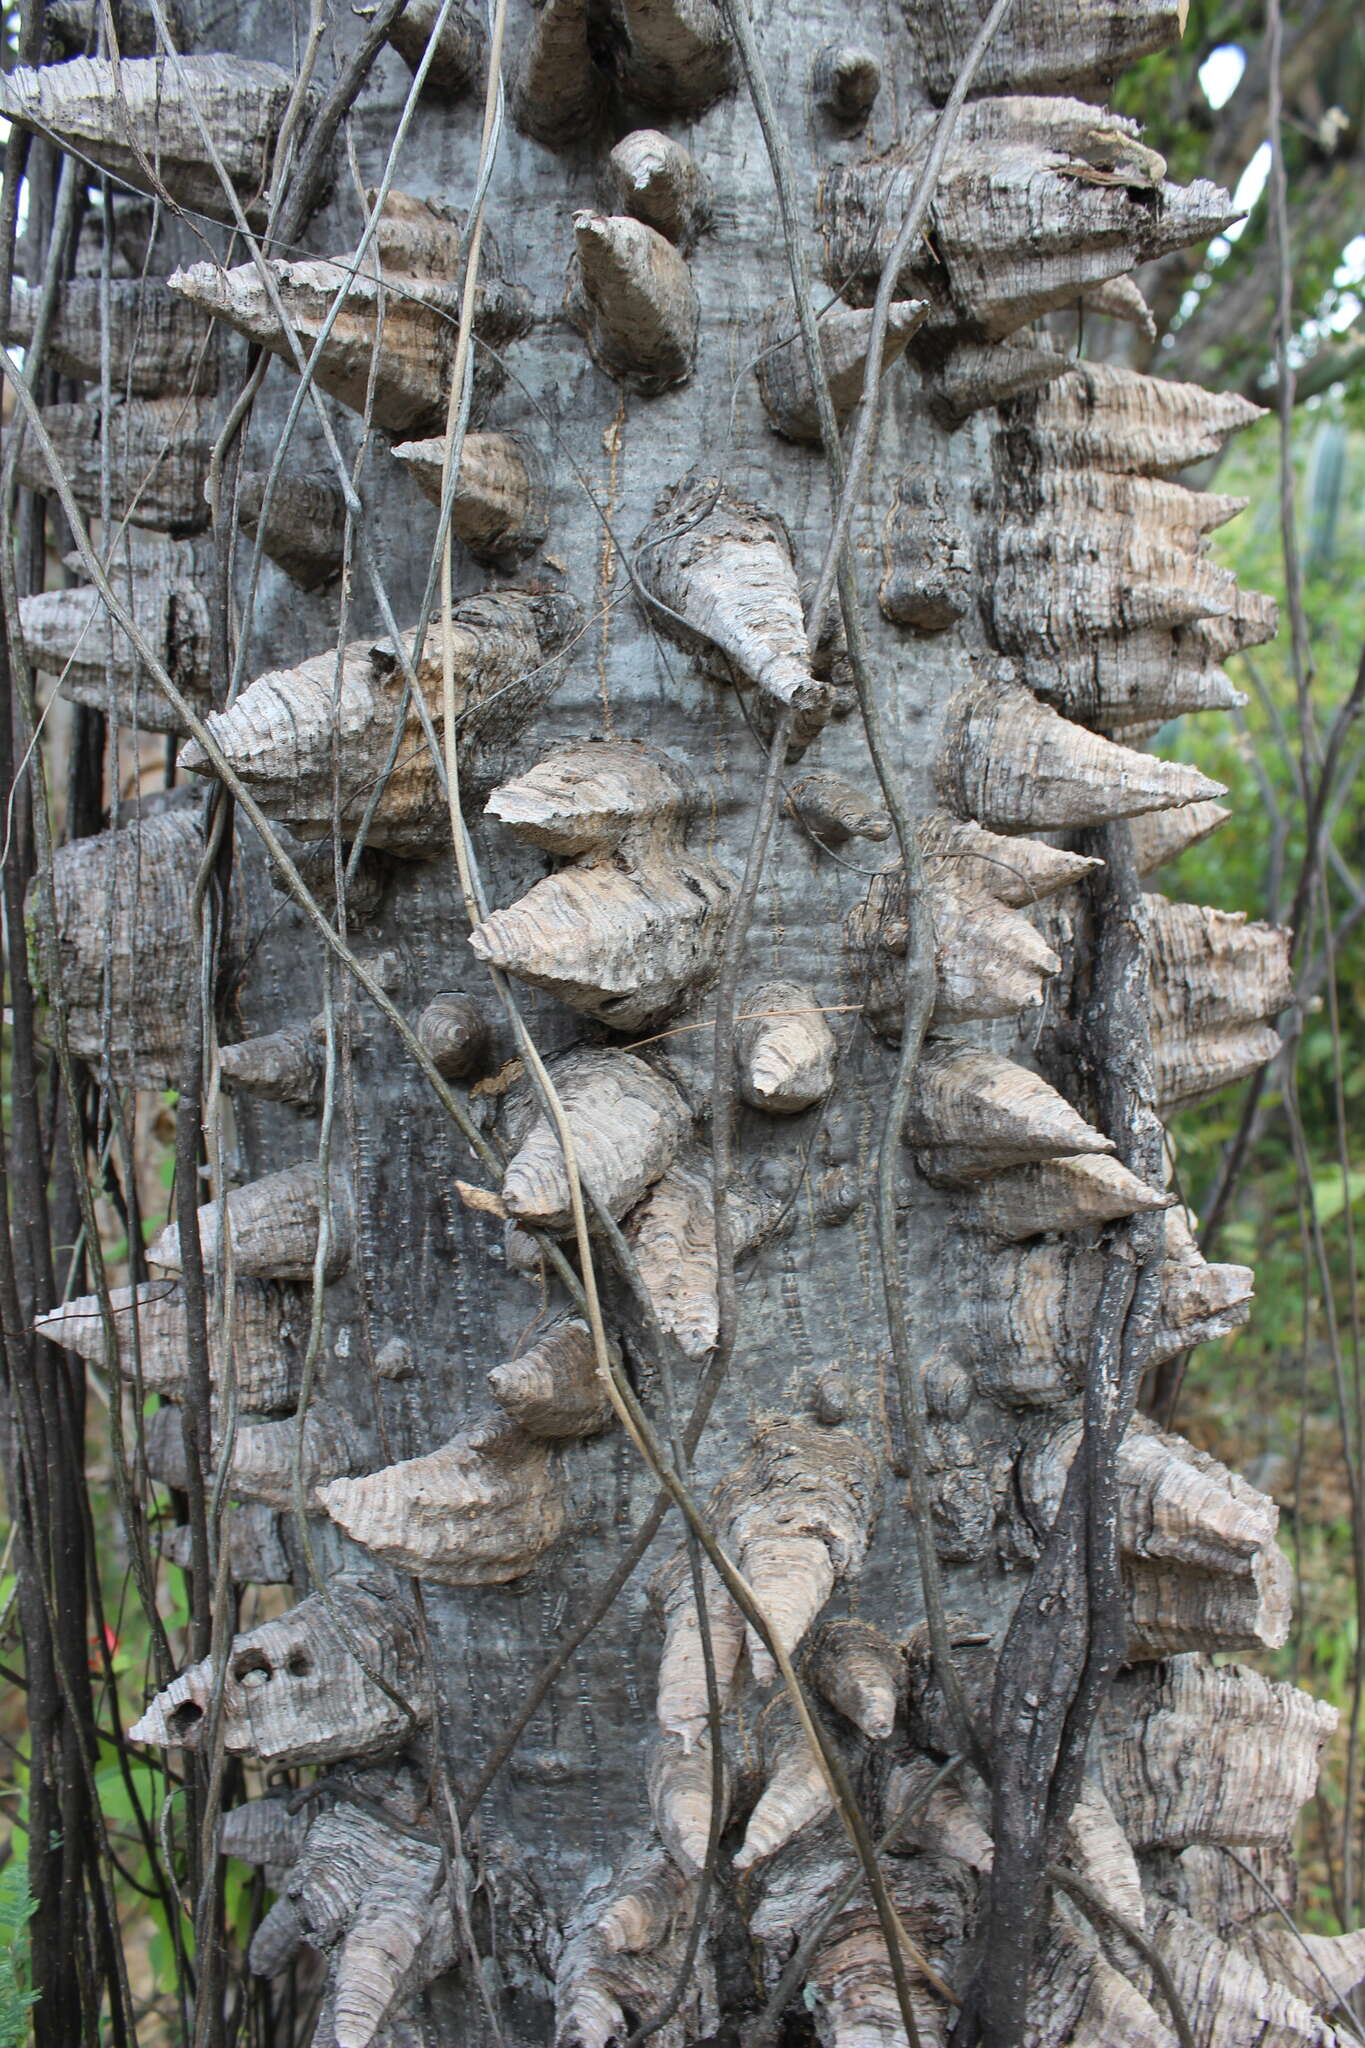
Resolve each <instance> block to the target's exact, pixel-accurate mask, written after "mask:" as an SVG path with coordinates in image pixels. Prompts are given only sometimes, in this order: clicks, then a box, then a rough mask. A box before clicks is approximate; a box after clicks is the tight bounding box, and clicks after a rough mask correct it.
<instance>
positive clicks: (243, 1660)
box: [232, 1650, 272, 1685]
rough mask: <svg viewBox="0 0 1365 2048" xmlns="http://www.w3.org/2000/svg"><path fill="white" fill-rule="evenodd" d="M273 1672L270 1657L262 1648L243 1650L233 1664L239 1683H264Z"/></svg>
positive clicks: (233, 1670) (234, 1676) (234, 1674)
mask: <svg viewBox="0 0 1365 2048" xmlns="http://www.w3.org/2000/svg"><path fill="white" fill-rule="evenodd" d="M271 1673H272V1666H271V1663H270V1659H269V1658H268V1657H267V1656H266V1655H265V1654H264V1652H263V1651H261V1650H243V1652H242V1654H241V1656H240V1657H238V1658H237V1659H236V1660H235V1661H234V1663H233V1666H232V1676H233V1678H234V1679H235V1680H236V1682H237V1684H238V1685H264V1684H266V1682H267V1681H268V1680H269V1678H270V1676H271Z"/></svg>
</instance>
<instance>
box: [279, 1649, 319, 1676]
mask: <svg viewBox="0 0 1365 2048" xmlns="http://www.w3.org/2000/svg"><path fill="white" fill-rule="evenodd" d="M284 1668H285V1670H286V1671H287V1672H288V1673H289V1676H290V1677H291V1678H307V1676H308V1674H309V1672H310V1671H311V1670H312V1668H313V1660H312V1658H311V1657H310V1656H309V1654H308V1652H307V1650H291V1651H290V1652H289V1656H288V1658H287V1660H286V1662H285V1667H284Z"/></svg>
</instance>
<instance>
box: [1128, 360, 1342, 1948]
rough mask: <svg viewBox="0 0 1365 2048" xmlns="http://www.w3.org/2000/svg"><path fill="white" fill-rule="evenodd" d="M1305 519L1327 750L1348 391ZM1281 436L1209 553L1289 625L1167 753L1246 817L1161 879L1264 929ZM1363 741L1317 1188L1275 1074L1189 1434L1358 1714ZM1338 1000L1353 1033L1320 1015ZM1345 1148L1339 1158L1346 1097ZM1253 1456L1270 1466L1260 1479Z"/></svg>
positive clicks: (1186, 1425)
mask: <svg viewBox="0 0 1365 2048" xmlns="http://www.w3.org/2000/svg"><path fill="white" fill-rule="evenodd" d="M1294 426H1295V435H1294V439H1295V446H1294V471H1295V506H1296V513H1297V522H1298V530H1299V536H1300V546H1301V553H1302V559H1303V564H1304V577H1303V600H1304V612H1305V619H1306V625H1307V640H1308V648H1309V654H1310V659H1311V664H1312V671H1313V672H1312V676H1311V680H1310V685H1309V690H1308V702H1307V715H1308V723H1309V729H1310V731H1311V732H1312V733H1313V734H1315V735H1316V742H1312V743H1310V745H1311V744H1318V745H1320V743H1321V741H1322V738H1323V736H1324V735H1325V734H1326V731H1327V729H1328V726H1329V725H1330V722H1331V719H1332V715H1333V713H1334V712H1335V711H1336V709H1337V708H1338V706H1339V705H1340V704H1341V703H1342V701H1343V699H1344V698H1345V697H1346V696H1347V695H1348V693H1349V691H1350V689H1351V686H1352V684H1353V682H1354V679H1355V673H1356V668H1357V664H1358V662H1359V660H1360V656H1361V644H1362V639H1363V638H1365V618H1363V617H1362V610H1361V604H1360V592H1359V582H1358V565H1359V562H1360V560H1361V557H1362V553H1363V552H1365V425H1362V424H1361V423H1360V421H1359V420H1358V419H1357V418H1356V417H1355V415H1354V413H1353V410H1352V408H1351V406H1350V405H1348V404H1347V403H1345V402H1344V400H1343V399H1342V397H1341V396H1340V394H1338V395H1336V396H1334V397H1332V398H1328V399H1324V400H1322V401H1319V402H1315V403H1314V404H1312V405H1310V406H1305V407H1303V408H1300V410H1299V411H1298V412H1297V414H1296V416H1295V423H1294ZM1278 434H1279V423H1278V420H1277V419H1276V418H1274V417H1271V418H1267V419H1266V420H1264V421H1262V422H1261V423H1260V424H1259V425H1258V426H1257V427H1255V428H1253V429H1252V430H1251V431H1250V432H1249V433H1247V434H1244V435H1243V436H1241V437H1240V439H1239V440H1238V441H1237V442H1236V443H1234V444H1233V447H1232V448H1231V450H1230V451H1229V454H1228V456H1227V458H1226V460H1225V461H1224V462H1223V464H1222V465H1221V467H1220V468H1219V471H1218V475H1217V479H1216V487H1217V488H1218V489H1219V490H1220V491H1228V492H1230V493H1232V494H1234V495H1240V496H1244V497H1246V498H1248V499H1249V500H1250V505H1249V508H1248V510H1247V511H1246V512H1245V513H1244V514H1243V515H1242V516H1241V517H1240V518H1238V519H1236V520H1234V521H1233V522H1232V523H1231V524H1230V525H1229V526H1227V527H1225V528H1223V529H1222V530H1221V531H1220V532H1219V533H1218V534H1217V535H1215V536H1214V552H1215V554H1216V555H1217V556H1218V558H1219V559H1220V560H1222V561H1223V562H1225V563H1226V564H1227V565H1228V566H1229V567H1230V568H1232V569H1235V570H1236V572H1237V575H1238V577H1239V580H1240V581H1241V582H1242V584H1243V585H1244V586H1245V587H1247V588H1250V589H1259V590H1265V591H1269V592H1271V593H1273V594H1274V595H1275V596H1276V597H1277V598H1278V599H1279V600H1280V603H1281V613H1282V620H1281V629H1280V633H1279V635H1278V637H1277V638H1276V639H1275V640H1274V641H1273V642H1272V643H1270V644H1269V645H1268V646H1264V647H1258V648H1253V649H1251V650H1250V651H1249V653H1248V654H1246V655H1243V656H1239V657H1235V658H1234V659H1233V660H1232V661H1231V662H1229V664H1228V670H1229V674H1230V675H1231V677H1232V679H1233V681H1234V682H1235V683H1237V684H1238V685H1239V686H1240V687H1241V688H1243V689H1244V690H1246V691H1247V694H1248V702H1247V704H1246V707H1245V709H1244V710H1243V711H1242V712H1241V713H1239V714H1238V715H1237V716H1236V717H1235V718H1225V717H1217V718H1206V719H1204V720H1199V719H1186V720H1183V721H1181V724H1180V725H1179V726H1177V727H1172V728H1170V729H1169V730H1168V731H1167V732H1166V733H1164V734H1163V735H1162V738H1161V741H1160V743H1159V750H1160V751H1161V752H1162V753H1165V754H1172V755H1175V756H1177V757H1183V758H1185V759H1187V760H1190V761H1197V763H1198V765H1199V766H1200V767H1201V768H1203V769H1204V770H1205V772H1206V773H1208V774H1210V775H1214V776H1216V777H1217V778H1218V779H1219V780H1220V781H1222V782H1224V783H1226V784H1227V786H1228V791H1229V794H1228V797H1227V799H1226V802H1227V804H1228V807H1229V808H1230V809H1231V810H1232V812H1233V822H1232V823H1231V824H1230V825H1229V826H1227V827H1226V828H1225V829H1224V830H1223V831H1222V832H1219V833H1215V834H1214V836H1213V837H1212V838H1211V839H1209V840H1206V841H1205V842H1204V843H1203V844H1202V845H1201V846H1198V847H1194V848H1191V849H1190V850H1189V851H1188V852H1187V853H1185V854H1184V855H1183V856H1182V857H1181V859H1180V860H1179V861H1178V862H1177V863H1175V864H1174V865H1173V866H1172V867H1171V868H1169V869H1167V870H1165V871H1164V872H1163V873H1162V874H1161V875H1159V876H1158V877H1155V878H1154V879H1155V881H1156V882H1157V883H1158V884H1159V886H1160V887H1161V888H1162V889H1163V891H1164V892H1165V893H1166V894H1168V895H1171V896H1178V897H1181V898H1184V899H1186V900H1188V901H1193V902H1199V903H1215V904H1218V905H1219V906H1220V907H1222V908H1225V909H1235V910H1242V911H1244V912H1246V914H1247V915H1248V916H1250V917H1253V918H1257V917H1259V918H1269V919H1271V920H1272V921H1283V920H1284V919H1285V917H1286V916H1287V915H1288V912H1289V908H1290V903H1291V901H1292V897H1293V892H1294V886H1295V881H1296V879H1297V875H1298V871H1299V866H1300V863H1301V861H1302V858H1303V850H1304V820H1303V806H1302V802H1301V799H1300V795H1299V781H1298V777H1299V766H1300V755H1301V751H1302V745H1303V742H1302V737H1301V733H1300V725H1299V706H1298V693H1297V687H1296V682H1295V676H1294V668H1293V662H1292V658H1291V651H1290V633H1289V624H1288V619H1287V616H1286V611H1285V602H1284V600H1285V587H1284V574H1283V567H1282V553H1281V533H1280V510H1279V448H1278ZM1359 739H1360V736H1359V734H1357V735H1356V736H1355V737H1354V739H1348V741H1347V745H1346V759H1347V761H1348V762H1351V763H1353V764H1354V765H1353V768H1352V772H1351V774H1350V777H1349V782H1350V787H1349V788H1348V789H1347V791H1346V793H1345V799H1344V801H1343V802H1341V803H1340V804H1339V805H1338V807H1337V810H1336V814H1335V817H1334V818H1333V821H1332V828H1331V842H1332V846H1333V848H1334V849H1335V855H1336V858H1337V861H1338V862H1339V863H1340V865H1339V866H1334V865H1332V864H1331V863H1329V865H1328V868H1327V872H1326V882H1325V887H1326V896H1327V904H1328V905H1329V907H1330V917H1331V923H1332V926H1333V928H1334V930H1335V929H1336V928H1340V935H1339V936H1337V937H1336V938H1335V941H1334V943H1333V945H1332V947H1331V953H1330V969H1331V972H1330V974H1329V973H1328V972H1327V971H1326V970H1327V969H1328V966H1329V956H1328V955H1327V954H1326V953H1325V951H1324V943H1325V932H1324V919H1323V914H1322V906H1321V905H1319V906H1317V908H1316V909H1315V914H1314V917H1313V920H1312V924H1311V927H1310V929H1309V930H1308V931H1307V933H1306V934H1305V939H1304V943H1303V947H1302V951H1301V955H1300V961H1299V970H1300V977H1301V983H1302V977H1303V976H1304V975H1305V974H1306V975H1307V976H1308V977H1310V978H1311V977H1313V976H1315V975H1317V976H1318V978H1319V979H1320V981H1321V992H1320V993H1319V995H1318V996H1317V998H1316V1000H1315V1001H1313V1002H1312V1003H1311V1004H1310V1006H1309V1009H1308V1013H1307V1015H1306V1017H1305V1019H1304V1028H1303V1031H1302V1035H1301V1038H1300V1040H1299V1044H1298V1049H1297V1056H1296V1060H1295V1068H1294V1072H1295V1076H1296V1080H1297V1092H1298V1102H1299V1106H1300V1110H1301V1115H1302V1122H1303V1137H1304V1151H1305V1152H1306V1156H1307V1159H1308V1161H1309V1165H1310V1171H1309V1173H1308V1175H1307V1177H1306V1179H1305V1178H1302V1177H1301V1176H1300V1174H1299V1172H1298V1171H1297V1169H1296V1164H1295V1154H1294V1147H1293V1145H1292V1143H1291V1129H1290V1122H1289V1104H1288V1103H1287V1102H1286V1100H1285V1096H1284V1092H1283V1089H1282V1086H1281V1082H1280V1079H1279V1077H1278V1074H1277V1075H1275V1076H1274V1077H1273V1078H1272V1081H1271V1084H1270V1085H1269V1086H1268V1087H1267V1089H1266V1092H1265V1095H1264V1098H1263V1106H1264V1110H1265V1115H1264V1121H1263V1125H1262V1129H1261V1135H1260V1137H1259V1139H1258V1142H1257V1143H1256V1145H1255V1146H1254V1148H1253V1149H1252V1152H1251V1154H1250V1156H1249V1157H1248V1160H1247V1165H1246V1170H1245V1172H1244V1174H1243V1177H1242V1180H1241V1182H1240V1184H1239V1190H1238V1194H1237V1197H1236V1200H1235V1203H1234V1204H1233V1207H1232V1209H1231V1210H1230V1212H1229V1215H1228V1219H1227V1221H1226V1223H1225V1225H1224V1228H1223V1231H1222V1234H1221V1237H1220V1239H1219V1242H1218V1245H1217V1247H1216V1250H1215V1252H1214V1256H1215V1257H1218V1258H1222V1259H1228V1260H1235V1261H1237V1262H1239V1263H1241V1264H1245V1265H1249V1266H1253V1267H1254V1268H1255V1271H1256V1309H1255V1314H1254V1315H1253V1317H1252V1320H1251V1322H1250V1324H1249V1325H1248V1326H1247V1328H1246V1329H1244V1330H1243V1331H1241V1332H1240V1333H1239V1334H1238V1335H1237V1336H1236V1337H1235V1338H1234V1339H1232V1340H1231V1341H1230V1342H1228V1343H1225V1344H1220V1345H1214V1346H1210V1347H1208V1348H1207V1349H1206V1350H1204V1351H1201V1352H1198V1353H1196V1354H1195V1356H1194V1358H1193V1360H1192V1362H1191V1366H1190V1371H1189V1375H1188V1378H1187V1381H1186V1386H1185V1390H1184V1393H1183V1394H1182V1398H1181V1403H1180V1407H1179V1409H1178V1412H1177V1415H1176V1426H1177V1427H1179V1428H1181V1429H1183V1430H1185V1431H1186V1433H1187V1434H1190V1435H1192V1436H1194V1437H1195V1438H1196V1440H1197V1441H1199V1442H1200V1443H1201V1444H1204V1445H1206V1446H1207V1447H1208V1448H1209V1449H1211V1450H1214V1451H1215V1452H1216V1453H1217V1454H1218V1455H1219V1456H1222V1457H1225V1458H1226V1459H1227V1460H1228V1461H1229V1462H1231V1463H1232V1464H1234V1465H1235V1466H1237V1467H1238V1469H1240V1470H1243V1471H1248V1470H1249V1471H1250V1472H1251V1474H1252V1476H1253V1477H1254V1478H1255V1479H1256V1481H1257V1483H1259V1484H1261V1485H1263V1486H1265V1487H1266V1488H1267V1489H1268V1490H1270V1491H1272V1492H1273V1493H1274V1494H1275V1495H1276V1497H1277V1498H1278V1499H1279V1500H1280V1501H1281V1503H1282V1504H1283V1505H1284V1507H1285V1508H1286V1509H1287V1510H1288V1513H1287V1515H1286V1520H1285V1523H1284V1524H1283V1525H1282V1535H1283V1536H1284V1538H1285V1542H1286V1547H1287V1548H1288V1549H1290V1551H1291V1553H1292V1554H1293V1555H1294V1557H1295V1561H1296V1565H1297V1568H1298V1570H1297V1576H1298V1579H1299V1584H1300V1596H1299V1600H1298V1613H1297V1618H1296V1624H1295V1633H1294V1636H1293V1637H1292V1639H1291V1642H1290V1643H1289V1645H1288V1646H1287V1647H1286V1648H1285V1650H1284V1651H1282V1652H1281V1653H1280V1654H1279V1655H1278V1656H1277V1657H1274V1658H1271V1659H1268V1660H1263V1661H1265V1662H1266V1665H1267V1668H1268V1669H1269V1670H1271V1671H1272V1673H1273V1675H1275V1676H1277V1677H1282V1678H1294V1679H1295V1680H1296V1681H1297V1682H1298V1683H1300V1684H1303V1685H1306V1686H1308V1687H1309V1689H1310V1690H1311V1691H1313V1692H1314V1693H1316V1694H1317V1695H1318V1696H1319V1697H1321V1698H1325V1699H1328V1700H1330V1701H1331V1702H1332V1703H1333V1704H1334V1705H1336V1706H1337V1707H1339V1708H1341V1709H1342V1711H1343V1716H1344V1717H1345V1716H1347V1715H1349V1711H1350V1704H1351V1698H1352V1690H1353V1686H1354V1682H1355V1667H1356V1658H1357V1645H1358V1641H1359V1635H1358V1623H1357V1611H1356V1588H1355V1571H1354V1565H1355V1557H1354V1545H1353V1539H1352V1530H1351V1520H1350V1515H1351V1501H1350V1492H1349V1487H1348V1485H1347V1476H1346V1446H1347V1445H1348V1444H1349V1445H1352V1446H1354V1441H1355V1428H1354V1415H1353V1414H1352V1415H1348V1419H1347V1424H1346V1426H1345V1428H1343V1421H1342V1417H1341V1414H1340V1409H1339V1400H1338V1380H1337V1362H1336V1361H1334V1359H1333V1353H1332V1343H1331V1328H1330V1324H1329V1321H1328V1317H1327V1315H1326V1313H1325V1304H1324V1301H1323V1299H1322V1295H1323V1289H1322V1286H1321V1283H1320V1277H1319V1273H1318V1269H1317V1266H1316V1263H1315V1261H1314V1259H1313V1257H1312V1248H1311V1237H1310V1234H1309V1232H1310V1226H1311V1223H1312V1221H1313V1219H1315V1220H1316V1224H1317V1227H1318V1228H1319V1229H1320V1230H1321V1233H1322V1241H1323V1246H1324V1251H1325V1255H1326V1266H1327V1271H1328V1275H1329V1279H1330V1291H1331V1299H1332V1306H1333V1308H1334V1310H1335V1318H1336V1327H1337V1333H1338V1342H1339V1362H1340V1370H1341V1373H1342V1376H1343V1379H1344V1382H1345V1385H1346V1389H1347V1405H1348V1409H1349V1408H1351V1407H1352V1406H1353V1403H1354V1393H1353V1391H1352V1388H1353V1375H1354V1371H1355V1362H1354V1359H1353V1353H1352V1343H1351V1334H1352V1314H1353V1310H1354V1309H1355V1308H1356V1306H1357V1305H1356V1303H1355V1302H1354V1301H1353V1298H1352V1297H1353V1292H1354V1290H1353V1287H1352V1245H1351V1242H1350V1236H1351V1233H1355V1234H1356V1235H1357V1236H1359V1234H1360V1233H1361V1232H1362V1230H1365V1157H1358V1156H1354V1155H1353V1154H1352V1153H1351V1151H1350V1149H1349V1148H1350V1143H1351V1139H1352V1136H1353V1133H1354V1132H1355V1131H1357V1130H1359V1128H1360V1104H1361V1101H1362V1099H1363V1098H1365V918H1362V919H1361V921H1360V922H1358V923H1356V924H1354V925H1351V924H1350V923H1349V917H1350V914H1351V911H1352V908H1353V905H1354V904H1355V903H1356V900H1357V898H1356V889H1357V886H1358V884H1357V878H1358V877H1360V876H1361V875H1362V874H1365V811H1363V810H1362V805H1361V796H1362V787H1361V784H1362V773H1363V771H1362V764H1361V760H1360V759H1359V758H1358V757H1357V756H1356V755H1355V748H1356V747H1357V746H1358V745H1359ZM1333 982H1334V983H1335V989H1336V1007H1337V1011H1338V1022H1339V1029H1337V1028H1335V1027H1334V1021H1333V1015H1332V1008H1331V1005H1330V1003H1329V1002H1328V1000H1327V997H1328V993H1329V991H1330V989H1331V987H1332V984H1333ZM1338 1089H1339V1090H1340V1094H1341V1098H1342V1104H1343V1111H1344V1121H1345V1126H1346V1133H1347V1156H1346V1160H1345V1168H1344V1170H1343V1166H1342V1163H1341V1161H1340V1159H1339V1156H1338V1131H1337V1091H1338ZM1242 1100H1243V1096H1242V1091H1241V1090H1240V1089H1230V1090H1227V1091H1225V1093H1224V1094H1222V1095H1220V1096H1218V1097H1216V1098H1215V1099H1214V1100H1213V1101H1212V1102H1211V1103H1208V1104H1205V1105H1203V1106H1202V1107H1200V1108H1198V1109H1195V1110H1191V1111H1188V1112H1186V1113H1185V1114H1184V1115H1182V1116H1180V1117H1178V1118H1176V1119H1175V1121H1174V1124H1173V1126H1172V1128H1173V1134H1174V1136H1175V1140H1176V1144H1177V1148H1178V1158H1179V1168H1180V1175H1181V1183H1182V1187H1183V1189H1184V1192H1185V1194H1186V1197H1187V1199H1189V1200H1190V1201H1191V1203H1192V1204H1193V1205H1194V1207H1195V1208H1196V1209H1198V1208H1199V1207H1200V1205H1201V1204H1202V1203H1203V1202H1204V1201H1205V1200H1206V1199H1207V1195H1208V1191H1209V1189H1210V1187H1211V1185H1212V1184H1213V1182H1214V1180H1215V1178H1216V1175H1217V1171H1218V1167H1219V1164H1220V1161H1221V1159H1222V1156H1223V1152H1224V1148H1225V1146H1226V1145H1227V1143H1228V1141H1229V1140H1230V1139H1231V1137H1232V1135H1233V1133H1234V1131H1235V1130H1236V1128H1237V1125H1238V1122H1239V1119H1240V1115H1241V1109H1242ZM1258 1460H1259V1461H1260V1462H1259V1464H1258ZM1344 1740H1345V1738H1344V1733H1343V1735H1341V1736H1339V1738H1338V1741H1337V1743H1336V1744H1335V1746H1334V1747H1333V1748H1332V1750H1331V1751H1330V1752H1329V1756H1328V1761H1327V1767H1326V1770H1325V1773H1324V1780H1323V1788H1322V1798H1321V1801H1320V1805H1319V1808H1318V1812H1317V1819H1316V1821H1315V1823H1314V1825H1315V1826H1322V1825H1325V1826H1326V1827H1327V1828H1328V1829H1329V1834H1328V1838H1327V1845H1326V1848H1324V1847H1323V1845H1322V1844H1321V1843H1317V1844H1315V1843H1310V1844H1309V1848H1308V1863H1307V1881H1306V1884H1305V1889H1304V1917H1305V1919H1306V1920H1307V1922H1308V1924H1310V1925H1314V1926H1318V1927H1320V1928H1323V1929H1330V1928H1332V1927H1333V1926H1334V1925H1335V1922H1334V1920H1333V1908H1332V1890H1331V1885H1330V1881H1329V1871H1330V1868H1331V1867H1332V1864H1333V1862H1334V1861H1335V1859H1336V1857H1337V1855H1338V1853H1339V1840H1334V1838H1333V1835H1332V1833H1331V1832H1330V1831H1331V1830H1336V1831H1337V1834H1338V1837H1339V1830H1340V1827H1341V1816H1342V1807H1343V1770H1344Z"/></svg>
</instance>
